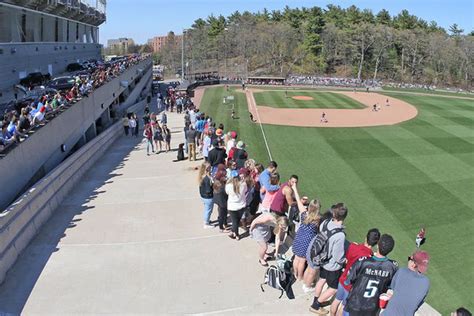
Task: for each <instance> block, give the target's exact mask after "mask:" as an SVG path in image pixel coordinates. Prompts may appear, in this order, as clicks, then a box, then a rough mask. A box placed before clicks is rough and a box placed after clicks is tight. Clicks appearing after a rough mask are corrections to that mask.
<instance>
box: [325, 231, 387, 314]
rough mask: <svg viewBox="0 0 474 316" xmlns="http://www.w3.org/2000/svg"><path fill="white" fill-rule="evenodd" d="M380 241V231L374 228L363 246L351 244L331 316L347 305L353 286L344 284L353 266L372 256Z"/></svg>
mask: <svg viewBox="0 0 474 316" xmlns="http://www.w3.org/2000/svg"><path fill="white" fill-rule="evenodd" d="M379 239H380V231H379V230H378V229H377V228H372V229H370V230H369V231H368V232H367V236H366V238H365V241H364V243H363V244H357V243H351V244H350V245H349V248H348V249H347V252H346V267H345V268H344V272H343V273H342V275H341V276H340V278H339V284H338V287H337V292H336V296H335V298H334V301H333V302H332V304H331V315H336V312H337V310H338V308H339V306H340V305H341V303H342V307H343V308H344V306H345V305H346V299H347V296H349V292H350V290H351V287H352V286H351V285H350V284H349V285H345V284H344V282H345V281H346V279H347V274H348V273H349V270H350V269H351V267H352V265H353V264H354V263H355V262H356V261H357V260H359V259H360V258H362V257H371V256H372V247H373V246H375V245H376V244H377V243H378V242H379Z"/></svg>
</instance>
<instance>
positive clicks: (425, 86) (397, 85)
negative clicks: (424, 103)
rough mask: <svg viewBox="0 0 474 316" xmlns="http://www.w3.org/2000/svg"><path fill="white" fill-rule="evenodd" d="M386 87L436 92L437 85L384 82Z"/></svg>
mask: <svg viewBox="0 0 474 316" xmlns="http://www.w3.org/2000/svg"><path fill="white" fill-rule="evenodd" d="M383 85H384V86H386V87H390V88H398V89H423V90H427V91H434V90H436V86H435V85H429V84H421V83H404V82H384V84H383Z"/></svg>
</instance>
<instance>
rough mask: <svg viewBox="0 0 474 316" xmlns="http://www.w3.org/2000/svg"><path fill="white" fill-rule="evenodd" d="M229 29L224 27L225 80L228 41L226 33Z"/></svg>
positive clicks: (225, 76)
mask: <svg viewBox="0 0 474 316" xmlns="http://www.w3.org/2000/svg"><path fill="white" fill-rule="evenodd" d="M228 30H229V29H228V28H226V27H224V78H225V79H227V41H226V39H225V33H226V32H227V31H228Z"/></svg>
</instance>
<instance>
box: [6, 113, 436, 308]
mask: <svg viewBox="0 0 474 316" xmlns="http://www.w3.org/2000/svg"><path fill="white" fill-rule="evenodd" d="M168 120H169V126H170V127H171V130H172V133H173V134H172V145H173V146H172V147H173V148H176V147H177V145H178V144H179V143H180V142H181V141H182V139H183V133H182V125H183V117H182V116H178V115H177V114H170V115H169V116H168ZM175 158H176V152H170V153H160V154H158V155H156V154H153V155H152V156H147V155H146V147H145V144H144V143H143V142H141V137H139V138H131V137H130V136H129V137H125V136H123V137H121V138H120V139H119V140H118V141H116V143H115V144H113V145H112V147H111V148H110V149H109V150H108V151H107V153H106V154H105V155H104V157H103V158H102V160H101V161H100V163H98V164H97V165H96V166H95V167H93V168H92V169H91V170H90V171H89V172H88V173H87V175H86V176H85V177H84V178H83V179H82V180H81V181H80V184H79V185H78V186H77V187H76V188H75V190H73V191H72V192H71V193H70V195H69V198H68V199H67V200H65V201H64V202H63V203H62V205H61V206H60V207H59V208H58V210H57V211H56V213H55V214H54V215H53V217H52V218H51V220H50V221H49V222H48V223H47V224H46V225H45V226H44V228H43V229H42V231H41V233H40V234H39V235H38V236H37V237H36V238H35V240H34V241H33V242H32V243H31V244H30V246H29V247H28V248H27V249H26V250H25V252H24V253H23V255H22V256H21V257H20V259H19V260H18V261H17V263H16V265H15V267H14V268H13V269H12V270H11V271H10V273H9V274H8V276H7V279H6V281H5V282H4V283H3V284H2V285H1V286H0V315H2V314H3V313H6V314H14V315H16V314H26V315H36V314H44V315H70V314H88V315H96V314H129V315H132V314H179V315H182V314H200V315H241V314H252V315H258V314H266V313H271V314H273V315H283V314H293V315H294V314H307V315H308V314H310V313H309V312H308V307H309V305H310V304H311V301H312V297H311V295H305V294H303V293H302V291H301V287H300V286H301V284H299V283H296V284H295V285H294V287H293V288H294V291H295V294H296V296H297V298H296V299H295V300H292V301H289V300H288V299H287V298H286V297H283V298H282V299H280V300H279V299H278V295H279V292H278V291H276V290H273V289H268V290H267V291H266V292H265V293H262V292H261V290H260V287H259V284H260V282H261V281H262V279H263V275H264V271H265V268H263V267H261V266H260V265H259V264H258V263H257V260H258V259H257V245H256V243H255V242H254V241H253V240H251V239H249V238H245V239H243V240H241V241H234V240H231V239H229V238H228V237H227V235H226V234H221V233H219V231H218V229H217V228H215V229H203V219H202V204H201V201H200V198H199V194H198V183H197V179H196V177H197V172H196V170H195V167H197V166H198V165H199V163H200V162H199V161H198V162H188V161H185V162H173V160H174V159H175ZM216 213H217V212H214V214H213V217H212V218H213V219H215V218H216V217H217V214H216ZM425 315H430V314H425Z"/></svg>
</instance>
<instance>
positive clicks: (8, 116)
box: [0, 55, 147, 152]
mask: <svg viewBox="0 0 474 316" xmlns="http://www.w3.org/2000/svg"><path fill="white" fill-rule="evenodd" d="M145 58H147V56H146V55H130V56H128V57H126V58H124V59H122V60H118V61H116V62H113V63H96V64H95V66H94V67H93V68H92V69H91V70H90V71H82V72H79V73H77V75H75V76H73V80H74V83H73V84H72V87H71V88H68V89H65V90H55V89H45V88H39V89H37V88H36V89H34V87H29V89H30V90H34V92H39V93H38V94H37V95H34V97H28V98H25V99H24V100H20V101H18V102H16V104H15V106H14V108H13V109H11V110H8V111H7V112H6V113H4V115H3V117H2V118H1V133H0V152H1V151H3V150H4V149H5V147H8V146H11V145H13V144H15V143H19V142H20V141H21V140H22V139H25V138H27V137H28V134H29V132H31V131H32V130H34V129H35V128H37V127H39V126H40V125H43V124H45V123H46V122H47V121H48V120H49V119H52V118H53V117H55V116H56V115H57V114H59V113H60V112H61V111H62V110H64V109H66V108H67V107H69V106H72V105H73V104H75V103H76V102H78V101H80V100H81V99H82V98H86V97H88V96H89V94H90V93H92V92H93V91H94V90H95V89H97V88H99V87H100V86H102V85H104V84H105V83H107V82H108V81H110V80H112V79H114V78H115V77H117V76H119V75H120V74H121V73H123V72H124V71H125V70H126V69H127V68H129V67H130V66H133V65H136V64H138V63H139V62H140V61H142V60H144V59H145ZM32 92H33V91H32ZM29 95H30V96H31V94H29Z"/></svg>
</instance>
